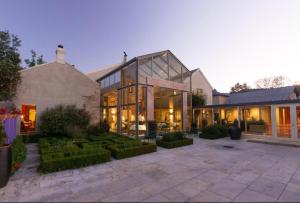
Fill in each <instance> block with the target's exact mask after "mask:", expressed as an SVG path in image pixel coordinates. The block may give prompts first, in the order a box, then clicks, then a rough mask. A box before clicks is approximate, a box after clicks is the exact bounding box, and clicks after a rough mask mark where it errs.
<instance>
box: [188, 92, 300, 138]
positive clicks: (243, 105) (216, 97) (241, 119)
mask: <svg viewBox="0 0 300 203" xmlns="http://www.w3.org/2000/svg"><path fill="white" fill-rule="evenodd" d="M294 90H295V86H287V87H280V88H270V89H254V90H249V91H246V92H240V93H232V94H224V93H219V92H217V91H216V90H214V91H213V101H214V103H213V105H207V106H205V107H203V108H197V109H194V110H193V111H194V120H195V122H197V125H198V126H199V127H202V126H203V124H212V123H222V122H225V123H228V124H229V125H231V124H232V123H233V122H234V121H235V120H237V121H238V124H239V126H240V127H241V128H242V131H243V132H244V134H247V135H255V136H264V137H266V138H267V137H270V138H274V139H292V140H299V139H300V99H299V98H298V96H297V95H296V93H295V91H294Z"/></svg>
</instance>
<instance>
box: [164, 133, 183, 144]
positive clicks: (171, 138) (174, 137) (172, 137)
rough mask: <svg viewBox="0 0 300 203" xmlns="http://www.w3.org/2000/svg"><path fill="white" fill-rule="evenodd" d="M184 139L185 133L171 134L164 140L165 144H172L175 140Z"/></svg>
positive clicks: (166, 134) (165, 135) (166, 135)
mask: <svg viewBox="0 0 300 203" xmlns="http://www.w3.org/2000/svg"><path fill="white" fill-rule="evenodd" d="M183 137H184V135H183V132H169V133H165V134H164V135H163V138H162V140H163V141H165V142H172V141H175V140H182V139H183Z"/></svg>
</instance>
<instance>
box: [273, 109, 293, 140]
mask: <svg viewBox="0 0 300 203" xmlns="http://www.w3.org/2000/svg"><path fill="white" fill-rule="evenodd" d="M276 124H277V137H279V138H291V136H292V133H291V132H292V127H291V109H290V107H289V106H279V107H276Z"/></svg>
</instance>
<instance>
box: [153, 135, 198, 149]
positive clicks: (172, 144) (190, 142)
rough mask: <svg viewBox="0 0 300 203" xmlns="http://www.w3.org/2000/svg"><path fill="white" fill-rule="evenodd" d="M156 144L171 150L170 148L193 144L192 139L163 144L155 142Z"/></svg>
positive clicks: (160, 141) (158, 141) (159, 141)
mask: <svg viewBox="0 0 300 203" xmlns="http://www.w3.org/2000/svg"><path fill="white" fill-rule="evenodd" d="M156 144H157V145H158V146H160V147H163V148H167V149H172V148H176V147H182V146H186V145H191V144H193V139H190V138H183V139H182V140H175V141H172V142H165V141H162V140H157V141H156Z"/></svg>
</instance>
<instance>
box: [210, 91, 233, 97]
mask: <svg viewBox="0 0 300 203" xmlns="http://www.w3.org/2000/svg"><path fill="white" fill-rule="evenodd" d="M212 95H213V96H223V97H229V93H221V92H218V91H217V90H216V89H213V91H212Z"/></svg>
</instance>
